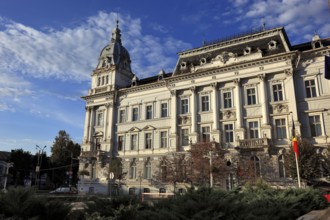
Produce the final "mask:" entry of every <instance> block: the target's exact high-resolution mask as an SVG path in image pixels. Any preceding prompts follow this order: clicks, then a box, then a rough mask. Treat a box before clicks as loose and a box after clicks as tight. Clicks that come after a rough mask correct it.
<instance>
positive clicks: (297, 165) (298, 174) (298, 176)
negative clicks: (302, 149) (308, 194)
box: [294, 153, 301, 188]
mask: <svg viewBox="0 0 330 220" xmlns="http://www.w3.org/2000/svg"><path fill="white" fill-rule="evenodd" d="M294 155H295V158H296V167H297V178H298V188H301V185H300V172H299V163H298V156H297V153H294Z"/></svg>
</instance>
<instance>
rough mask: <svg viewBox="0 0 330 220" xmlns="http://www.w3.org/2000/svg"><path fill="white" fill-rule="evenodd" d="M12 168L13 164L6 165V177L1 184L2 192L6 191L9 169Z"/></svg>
mask: <svg viewBox="0 0 330 220" xmlns="http://www.w3.org/2000/svg"><path fill="white" fill-rule="evenodd" d="M13 166H14V163H7V164H6V176H5V182H4V184H3V191H6V187H7V178H8V172H9V168H10V167H13Z"/></svg>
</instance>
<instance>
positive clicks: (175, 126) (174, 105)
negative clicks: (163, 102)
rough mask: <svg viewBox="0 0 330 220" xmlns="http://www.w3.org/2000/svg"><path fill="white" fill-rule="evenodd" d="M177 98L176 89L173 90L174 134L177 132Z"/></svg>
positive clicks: (172, 123)
mask: <svg viewBox="0 0 330 220" xmlns="http://www.w3.org/2000/svg"><path fill="white" fill-rule="evenodd" d="M176 105H177V99H176V90H172V91H171V119H172V120H171V130H172V134H176V133H177V112H176V111H177V106H176Z"/></svg>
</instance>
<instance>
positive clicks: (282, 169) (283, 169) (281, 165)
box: [277, 154, 286, 178]
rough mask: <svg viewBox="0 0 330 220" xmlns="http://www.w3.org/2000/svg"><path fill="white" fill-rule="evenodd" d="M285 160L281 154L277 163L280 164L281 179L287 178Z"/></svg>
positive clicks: (279, 173)
mask: <svg viewBox="0 0 330 220" xmlns="http://www.w3.org/2000/svg"><path fill="white" fill-rule="evenodd" d="M284 160H285V158H284V155H283V154H281V155H279V156H278V158H277V162H278V176H279V178H285V177H286V170H285V165H284V164H285V161H284Z"/></svg>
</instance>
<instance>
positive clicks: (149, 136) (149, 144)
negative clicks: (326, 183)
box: [145, 133, 152, 149]
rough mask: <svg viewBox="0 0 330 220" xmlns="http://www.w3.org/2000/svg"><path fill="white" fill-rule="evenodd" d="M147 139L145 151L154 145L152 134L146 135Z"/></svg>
mask: <svg viewBox="0 0 330 220" xmlns="http://www.w3.org/2000/svg"><path fill="white" fill-rule="evenodd" d="M145 138H146V140H145V149H151V144H152V138H151V133H146V135H145Z"/></svg>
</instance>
